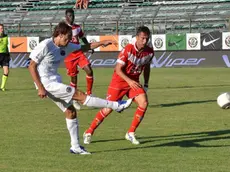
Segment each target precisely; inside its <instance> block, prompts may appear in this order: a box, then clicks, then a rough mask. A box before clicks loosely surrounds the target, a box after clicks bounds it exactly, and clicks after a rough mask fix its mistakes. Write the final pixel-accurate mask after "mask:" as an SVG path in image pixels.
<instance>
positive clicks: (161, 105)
mask: <svg viewBox="0 0 230 172" xmlns="http://www.w3.org/2000/svg"><path fill="white" fill-rule="evenodd" d="M209 102H216V100H198V101H186V102H176V103H165V104H158V105H149V107H171V106H181V105H187V104H200V103H209Z"/></svg>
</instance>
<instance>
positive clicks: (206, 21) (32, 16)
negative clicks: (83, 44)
mask: <svg viewBox="0 0 230 172" xmlns="http://www.w3.org/2000/svg"><path fill="white" fill-rule="evenodd" d="M75 2H76V1H75V0H56V1H51V0H26V1H20V0H8V1H3V2H2V3H1V4H0V20H1V21H3V23H4V24H5V25H6V29H7V31H8V33H9V34H10V35H13V36H18V35H19V36H24V35H26V36H30V35H33V36H50V34H51V31H52V29H53V27H54V26H55V25H56V24H57V23H58V22H59V21H60V20H62V19H63V16H64V11H65V9H67V8H73V7H74V5H75ZM75 14H76V18H75V21H76V22H77V23H79V24H81V25H82V26H83V29H84V31H85V32H86V33H87V34H91V35H96V34H97V35H106V34H134V33H135V28H136V27H137V26H139V25H141V24H145V25H147V26H149V27H150V28H151V29H152V31H153V33H185V32H209V31H211V30H221V31H229V18H230V0H188V1H179V0H177V1H175V0H174V1H172V0H164V1H151V0H91V1H90V4H89V7H88V9H81V10H80V9H75Z"/></svg>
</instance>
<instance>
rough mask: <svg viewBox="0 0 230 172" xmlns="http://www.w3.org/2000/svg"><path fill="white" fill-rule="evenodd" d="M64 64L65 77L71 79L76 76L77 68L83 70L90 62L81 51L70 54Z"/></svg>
mask: <svg viewBox="0 0 230 172" xmlns="http://www.w3.org/2000/svg"><path fill="white" fill-rule="evenodd" d="M64 62H65V66H66V69H67V75H69V76H72V77H73V76H76V75H77V74H78V72H79V71H78V66H79V67H80V68H84V67H85V66H87V65H89V64H90V61H89V60H88V58H87V57H86V56H85V54H84V53H83V52H82V51H78V52H74V53H71V54H70V55H69V56H68V57H66V59H65V60H64Z"/></svg>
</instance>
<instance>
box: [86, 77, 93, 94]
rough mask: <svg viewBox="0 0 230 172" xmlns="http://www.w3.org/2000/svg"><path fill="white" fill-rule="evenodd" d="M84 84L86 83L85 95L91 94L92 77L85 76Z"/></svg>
mask: <svg viewBox="0 0 230 172" xmlns="http://www.w3.org/2000/svg"><path fill="white" fill-rule="evenodd" d="M86 83H87V95H90V94H92V88H93V76H88V75H86Z"/></svg>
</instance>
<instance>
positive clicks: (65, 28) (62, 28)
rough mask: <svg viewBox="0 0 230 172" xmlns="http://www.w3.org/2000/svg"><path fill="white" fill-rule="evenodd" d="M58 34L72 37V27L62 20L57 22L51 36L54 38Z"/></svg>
mask: <svg viewBox="0 0 230 172" xmlns="http://www.w3.org/2000/svg"><path fill="white" fill-rule="evenodd" d="M60 34H63V35H66V34H68V36H69V37H70V38H71V37H72V27H71V26H69V25H68V24H67V23H65V22H64V21H62V22H60V23H58V25H57V26H56V27H55V28H54V32H53V37H54V38H55V37H57V36H58V35H60Z"/></svg>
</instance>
